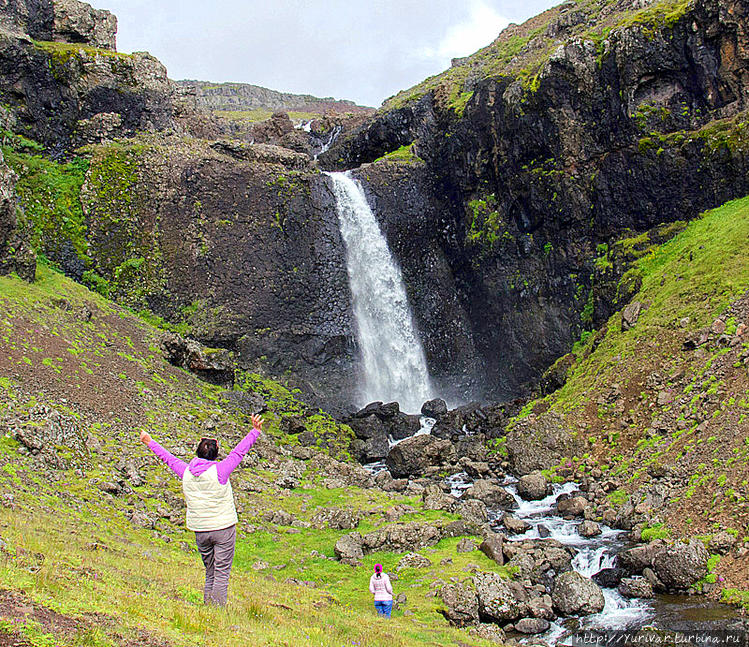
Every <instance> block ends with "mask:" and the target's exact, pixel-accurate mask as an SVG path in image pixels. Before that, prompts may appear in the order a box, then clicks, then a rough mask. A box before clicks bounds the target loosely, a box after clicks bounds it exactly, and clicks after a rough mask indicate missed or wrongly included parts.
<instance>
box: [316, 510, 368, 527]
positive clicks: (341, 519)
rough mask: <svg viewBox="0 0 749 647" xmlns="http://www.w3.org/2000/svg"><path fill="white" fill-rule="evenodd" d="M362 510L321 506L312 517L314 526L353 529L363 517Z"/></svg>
mask: <svg viewBox="0 0 749 647" xmlns="http://www.w3.org/2000/svg"><path fill="white" fill-rule="evenodd" d="M362 516H363V515H362V512H361V511H360V510H354V509H351V508H320V509H319V510H318V511H317V512H316V513H315V514H314V516H313V517H312V519H311V521H312V527H313V528H318V529H320V528H330V529H331V530H353V529H354V528H356V527H357V526H358V525H359V522H360V521H361V519H362Z"/></svg>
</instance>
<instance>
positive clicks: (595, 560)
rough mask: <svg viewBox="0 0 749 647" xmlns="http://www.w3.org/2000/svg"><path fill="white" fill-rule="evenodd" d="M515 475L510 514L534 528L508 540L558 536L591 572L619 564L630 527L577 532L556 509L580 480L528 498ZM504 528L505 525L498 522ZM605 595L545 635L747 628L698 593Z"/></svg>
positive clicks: (458, 485)
mask: <svg viewBox="0 0 749 647" xmlns="http://www.w3.org/2000/svg"><path fill="white" fill-rule="evenodd" d="M446 482H447V484H448V486H449V487H450V489H451V493H452V495H453V496H455V497H460V496H462V494H463V491H464V490H465V489H467V488H468V487H470V485H471V483H472V480H471V479H470V477H469V476H468V475H467V474H466V473H465V472H461V473H458V474H454V475H452V476H449V477H448V478H447V479H446ZM516 482H517V480H516V479H515V478H513V477H508V478H507V479H505V481H504V482H502V483H501V485H503V486H504V487H505V488H506V489H507V491H508V492H510V493H511V494H512V496H513V498H514V499H515V501H516V502H517V504H518V508H517V509H516V510H513V511H512V515H513V516H514V517H516V518H518V519H522V520H523V521H525V522H526V523H528V524H529V525H530V528H529V529H528V530H527V531H525V532H524V533H522V534H517V535H512V534H510V535H509V536H508V539H509V540H510V541H522V540H524V539H540V538H541V537H542V533H541V529H542V528H543V530H544V533H543V536H548V537H549V538H551V539H556V540H557V541H559V542H560V543H562V544H564V545H565V546H569V547H571V548H573V549H574V550H575V551H577V554H576V555H575V557H574V558H573V560H572V568H573V569H574V570H575V571H577V572H578V573H580V574H581V575H584V576H585V577H592V576H593V575H595V574H596V573H598V572H599V571H601V570H603V569H605V568H614V567H615V566H616V555H617V553H618V552H619V551H620V550H621V549H622V548H623V547H624V546H625V544H626V535H627V533H626V532H625V531H623V530H616V529H613V528H609V527H608V526H606V525H603V524H600V527H601V534H600V535H598V536H596V537H583V536H582V535H580V533H579V532H578V525H579V523H580V522H579V520H577V519H572V520H568V519H564V518H562V517H560V516H559V515H557V514H556V512H555V506H556V501H557V499H558V498H559V497H560V496H561V495H563V494H574V493H577V492H579V487H578V485H577V484H576V483H571V482H568V483H564V484H553V485H552V493H551V494H550V495H549V496H547V497H546V498H545V499H542V500H540V501H525V500H524V499H522V498H521V497H520V496H519V495H518V493H517V488H516V485H515V483H516ZM503 514H504V513H503V512H502V511H501V510H491V509H490V510H489V517H490V520H492V522H493V523H495V524H496V522H497V521H499V520H500V519H501V517H502V515H503ZM498 530H500V531H501V532H505V533H506V530H504V529H502V528H498ZM602 591H603V596H604V599H605V601H606V604H605V607H604V609H603V611H601V612H600V613H596V614H592V615H589V616H584V617H582V618H566V619H560V620H558V621H557V622H552V623H551V627H550V629H549V631H548V632H547V633H545V634H543V635H541V636H539V637H540V638H542V639H544V640H545V641H546V642H547V643H549V644H551V645H556V644H560V645H561V644H564V643H565V638H567V637H568V636H570V635H571V633H572V632H574V631H578V630H581V629H590V630H612V629H626V630H638V629H643V628H645V627H648V628H653V629H656V630H662V631H676V630H678V631H702V632H704V631H721V630H726V629H746V627H745V626H744V624H743V623H742V621H741V620H739V619H738V614H737V612H736V610H735V609H732V608H731V607H729V606H727V605H722V604H718V603H715V602H713V601H711V600H708V599H706V598H703V597H700V596H673V595H656V597H655V598H654V599H652V600H646V599H639V598H634V599H629V598H625V597H624V596H622V595H621V594H620V593H619V591H618V590H617V589H613V588H602Z"/></svg>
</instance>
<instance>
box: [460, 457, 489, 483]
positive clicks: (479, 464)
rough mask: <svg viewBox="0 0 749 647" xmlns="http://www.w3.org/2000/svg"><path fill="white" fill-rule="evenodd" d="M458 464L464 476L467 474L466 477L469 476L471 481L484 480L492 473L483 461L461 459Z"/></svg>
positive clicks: (487, 464)
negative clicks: (464, 473)
mask: <svg viewBox="0 0 749 647" xmlns="http://www.w3.org/2000/svg"><path fill="white" fill-rule="evenodd" d="M460 462H461V465H462V466H463V469H464V470H465V472H466V474H468V476H470V477H471V478H472V479H481V478H485V477H486V476H489V475H490V474H491V472H492V470H491V467H489V463H487V462H485V461H472V460H468V459H461V461H460Z"/></svg>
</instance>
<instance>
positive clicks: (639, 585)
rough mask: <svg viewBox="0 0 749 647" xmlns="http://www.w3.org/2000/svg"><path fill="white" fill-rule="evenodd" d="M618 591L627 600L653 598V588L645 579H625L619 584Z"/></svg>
mask: <svg viewBox="0 0 749 647" xmlns="http://www.w3.org/2000/svg"><path fill="white" fill-rule="evenodd" d="M618 589H619V593H621V594H622V595H623V596H624V597H625V598H648V599H649V598H652V597H653V586H652V584H651V583H650V582H648V580H647V579H646V578H644V577H625V578H623V579H622V581H621V582H620V583H619V587H618Z"/></svg>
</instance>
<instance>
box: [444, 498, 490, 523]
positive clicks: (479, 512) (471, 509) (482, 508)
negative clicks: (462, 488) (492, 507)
mask: <svg viewBox="0 0 749 647" xmlns="http://www.w3.org/2000/svg"><path fill="white" fill-rule="evenodd" d="M453 512H455V514H457V515H459V516H461V517H462V518H463V519H465V520H466V521H467V522H469V523H475V524H479V525H480V524H482V523H486V522H487V521H489V513H488V512H487V510H486V505H484V503H483V502H482V501H479V500H478V499H469V500H468V501H459V502H458V505H457V506H455V509H454V511H453Z"/></svg>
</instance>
